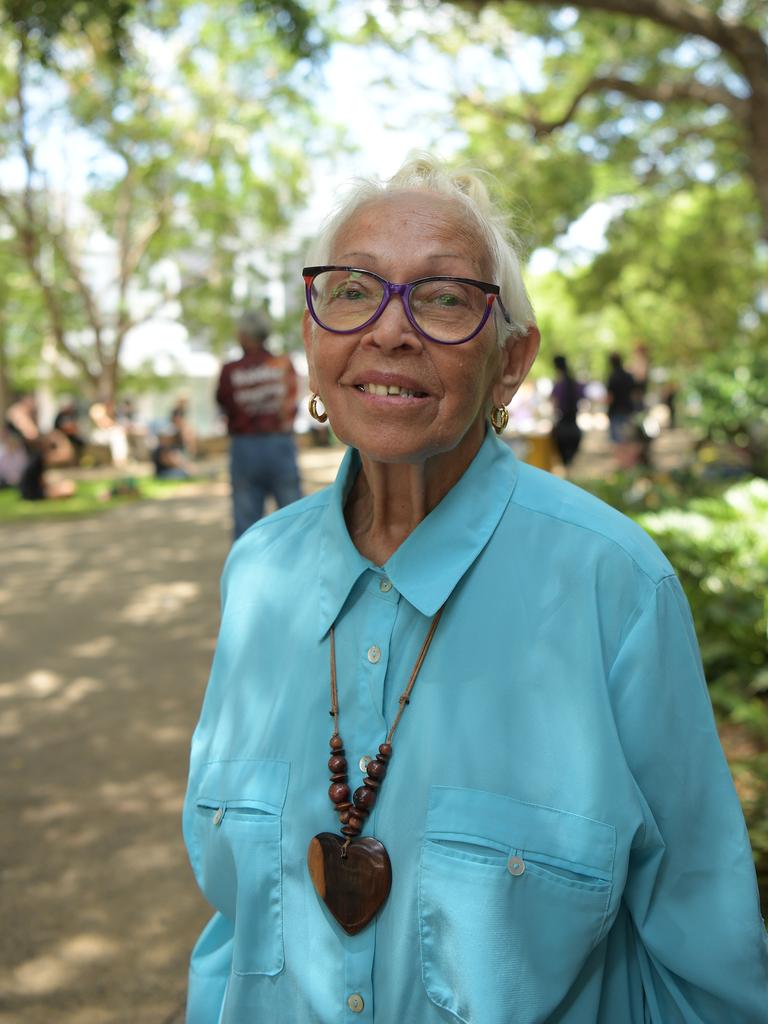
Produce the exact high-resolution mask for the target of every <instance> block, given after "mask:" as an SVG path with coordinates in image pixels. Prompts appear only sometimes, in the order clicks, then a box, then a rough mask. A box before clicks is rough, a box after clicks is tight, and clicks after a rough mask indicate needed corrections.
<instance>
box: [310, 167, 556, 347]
mask: <svg viewBox="0 0 768 1024" xmlns="http://www.w3.org/2000/svg"><path fill="white" fill-rule="evenodd" d="M482 173H483V172H478V171H475V170H451V169H450V168H448V167H447V166H446V165H445V164H443V163H442V162H441V161H439V160H438V159H437V158H435V157H433V156H431V155H430V154H427V153H424V154H417V155H415V156H413V157H411V158H410V159H409V160H407V161H406V163H404V164H403V166H402V167H401V168H400V170H399V171H397V173H396V174H395V175H394V176H393V177H391V178H389V179H388V180H387V181H381V180H380V179H378V178H355V179H354V180H353V181H352V183H351V185H350V187H349V188H348V190H347V191H346V192H345V193H344V194H343V196H342V198H341V200H340V202H339V203H338V204H337V206H336V209H335V210H334V211H333V212H332V213H331V215H330V217H328V219H327V220H326V221H325V222H324V223H323V225H322V226H321V228H320V231H319V232H318V234H317V236H316V238H315V240H314V242H313V243H312V244H311V245H310V249H309V252H308V254H307V264H308V265H315V266H322V265H324V264H326V263H328V261H329V260H330V257H331V251H332V249H333V243H334V241H335V240H336V236H337V235H338V234H339V232H340V231H341V229H342V228H343V227H344V225H345V224H346V223H347V222H348V221H349V220H350V218H351V217H352V216H354V214H355V213H356V212H357V211H358V210H359V209H360V208H361V207H363V206H365V205H367V204H368V203H370V202H372V201H374V200H376V199H380V198H383V197H385V196H391V195H393V194H396V193H400V192H428V193H431V194H434V195H439V196H445V197H447V198H450V199H453V200H455V202H456V203H457V204H458V205H459V207H460V209H461V211H462V213H464V215H465V216H466V217H467V219H468V221H469V223H470V224H472V225H473V226H474V227H475V228H476V229H477V231H478V233H479V235H480V238H481V240H482V242H483V245H484V246H485V249H486V254H487V257H488V262H489V264H490V270H491V274H492V275H493V276H492V283H494V284H498V285H499V287H500V289H501V301H502V302H503V303H504V307H505V309H506V310H507V313H508V315H509V318H510V319H509V321H506V320H505V319H504V317H503V315H502V313H501V310H500V309H499V307H498V305H495V306H494V312H495V318H496V336H497V338H498V341H499V344H500V345H503V343H504V341H505V339H506V338H507V337H508V336H509V335H510V334H515V335H523V334H525V333H526V332H527V330H528V328H529V326H531V325H532V324H535V323H536V317H535V314H534V312H533V306H532V305H531V300H530V299H529V297H528V293H527V291H526V289H525V285H524V284H523V277H522V273H521V269H520V252H521V248H522V246H521V244H520V240H519V239H518V237H517V235H516V234H515V232H514V231H513V230H512V228H511V227H510V226H509V224H508V223H507V218H506V217H505V215H504V214H503V213H502V211H501V210H500V209H499V208H498V207H497V206H496V204H495V203H494V201H493V200H492V198H491V196H490V194H489V192H488V189H487V188H486V186H485V183H484V182H483V180H482V179H481V177H480V174H482ZM483 176H484V177H488V176H487V175H483Z"/></svg>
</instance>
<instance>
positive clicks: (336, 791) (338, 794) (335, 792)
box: [328, 782, 349, 804]
mask: <svg viewBox="0 0 768 1024" xmlns="http://www.w3.org/2000/svg"><path fill="white" fill-rule="evenodd" d="M328 796H329V797H330V798H331V800H332V801H333V803H335V804H343V803H346V801H347V800H349V786H348V785H347V784H346V782H332V783H331V785H330V786H329V788H328Z"/></svg>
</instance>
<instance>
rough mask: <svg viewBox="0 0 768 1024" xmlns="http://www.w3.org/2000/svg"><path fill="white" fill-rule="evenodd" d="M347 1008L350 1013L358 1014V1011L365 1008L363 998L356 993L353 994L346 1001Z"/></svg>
mask: <svg viewBox="0 0 768 1024" xmlns="http://www.w3.org/2000/svg"><path fill="white" fill-rule="evenodd" d="M347 1006H348V1007H349V1008H350V1010H351V1011H352V1013H360V1011H361V1010H362V1009H363V1007H364V1006H365V1003H364V1002H363V997H362V996H361V995H359V994H358V993H357V992H355V993H353V994H352V995H351V996H350V997H349V999H348V1000H347Z"/></svg>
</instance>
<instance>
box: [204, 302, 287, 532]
mask: <svg viewBox="0 0 768 1024" xmlns="http://www.w3.org/2000/svg"><path fill="white" fill-rule="evenodd" d="M270 330H271V323H270V321H269V318H268V317H267V316H266V314H264V313H262V312H260V311H258V310H251V311H249V312H246V313H244V314H243V316H242V317H241V318H240V320H239V321H238V325H237V337H238V341H239V342H240V345H241V346H242V349H243V355H242V357H241V358H240V359H237V360H235V361H233V362H230V363H225V365H224V366H223V367H222V370H221V375H220V377H219V384H218V387H217V389H216V401H217V402H218V403H219V406H220V407H221V409H222V411H223V412H224V414H225V416H226V417H227V432H228V433H229V442H230V447H229V467H230V476H231V480H232V505H233V519H234V536H235V539H237V538H238V537H239V536H240V535H241V534H242V533H244V532H245V531H246V530H247V529H248V527H249V526H251V525H252V524H253V523H255V522H256V520H258V519H261V517H262V516H263V515H264V503H265V501H266V499H267V498H268V497H270V496H271V497H273V498H274V500H275V502H276V503H277V506H278V508H282V507H283V506H284V505H288V504H290V502H292V501H296V499H297V498H300V497H301V485H300V483H299V470H298V466H297V463H296V445H295V443H294V438H293V420H294V417H295V415H296V393H297V378H296V371H295V370H294V368H293V363H292V362H291V360H290V358H289V356H287V355H282V356H278V355H272V353H271V352H270V351H269V349H268V348H267V345H266V342H267V339H268V337H269V333H270Z"/></svg>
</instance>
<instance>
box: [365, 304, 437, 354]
mask: <svg viewBox="0 0 768 1024" xmlns="http://www.w3.org/2000/svg"><path fill="white" fill-rule="evenodd" d="M361 340H362V341H364V342H367V343H368V344H373V345H377V346H378V347H379V348H386V349H396V348H401V347H406V348H421V345H422V340H423V339H422V338H421V335H420V334H419V333H418V331H417V330H416V329H415V327H414V326H413V324H412V323H411V322H410V320H409V319H408V316H407V315H406V312H405V297H404V296H403V295H402V294H401V295H391V296H390V298H389V302H388V303H387V305H386V306H385V307H384V309H383V311H382V312H381V314H380V315H379V317H378V319H377V320H375V321H374V322H373V323H372V324H371V326H370V327H368V328H367V329H366V331H365V333H364V335H363V338H362V339H361Z"/></svg>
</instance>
